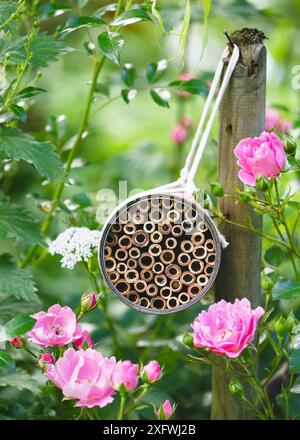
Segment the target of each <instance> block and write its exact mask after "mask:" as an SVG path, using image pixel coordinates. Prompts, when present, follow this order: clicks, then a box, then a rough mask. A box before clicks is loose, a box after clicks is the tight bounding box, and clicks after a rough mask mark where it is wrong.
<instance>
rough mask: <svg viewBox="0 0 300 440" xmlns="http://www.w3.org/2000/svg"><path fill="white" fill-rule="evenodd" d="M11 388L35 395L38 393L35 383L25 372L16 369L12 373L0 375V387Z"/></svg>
mask: <svg viewBox="0 0 300 440" xmlns="http://www.w3.org/2000/svg"><path fill="white" fill-rule="evenodd" d="M8 386H9V387H13V388H16V389H17V390H27V391H30V392H31V393H32V394H34V395H36V394H39V393H40V388H39V386H38V384H37V382H36V381H35V380H34V379H33V378H32V375H31V374H29V373H27V371H25V370H22V369H20V368H17V369H16V371H15V372H13V373H6V374H1V375H0V387H8Z"/></svg>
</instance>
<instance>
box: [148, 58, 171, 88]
mask: <svg viewBox="0 0 300 440" xmlns="http://www.w3.org/2000/svg"><path fill="white" fill-rule="evenodd" d="M167 67H168V63H167V61H166V60H165V59H163V60H160V61H158V62H157V63H149V64H148V66H147V72H146V76H147V80H148V81H149V82H150V83H155V82H156V81H158V80H159V79H160V78H161V77H162V76H163V74H164V73H165V71H166V69H167Z"/></svg>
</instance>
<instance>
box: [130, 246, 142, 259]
mask: <svg viewBox="0 0 300 440" xmlns="http://www.w3.org/2000/svg"><path fill="white" fill-rule="evenodd" d="M128 253H129V256H130V257H131V258H134V259H136V258H139V256H140V255H141V251H140V250H139V249H138V248H137V247H132V248H130V249H129V251H128Z"/></svg>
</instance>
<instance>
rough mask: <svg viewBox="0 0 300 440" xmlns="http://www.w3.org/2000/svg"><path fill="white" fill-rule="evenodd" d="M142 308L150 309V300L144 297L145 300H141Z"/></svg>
mask: <svg viewBox="0 0 300 440" xmlns="http://www.w3.org/2000/svg"><path fill="white" fill-rule="evenodd" d="M140 306H142V307H145V308H148V307H150V300H149V298H147V297H146V296H143V298H141V299H140Z"/></svg>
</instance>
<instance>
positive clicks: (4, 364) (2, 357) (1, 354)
mask: <svg viewBox="0 0 300 440" xmlns="http://www.w3.org/2000/svg"><path fill="white" fill-rule="evenodd" d="M0 367H1V368H5V369H7V370H14V369H15V368H16V363H15V361H14V360H13V358H12V357H11V356H10V355H9V354H8V353H7V351H3V350H0Z"/></svg>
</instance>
